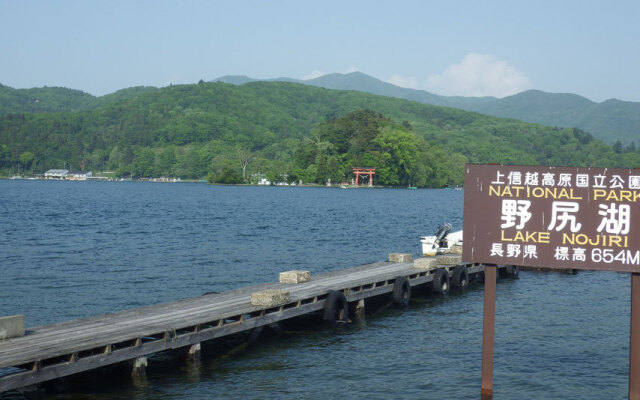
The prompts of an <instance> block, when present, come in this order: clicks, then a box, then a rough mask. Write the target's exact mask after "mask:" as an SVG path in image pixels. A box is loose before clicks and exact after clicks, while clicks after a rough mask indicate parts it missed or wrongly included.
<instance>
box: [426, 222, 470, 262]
mask: <svg viewBox="0 0 640 400" xmlns="http://www.w3.org/2000/svg"><path fill="white" fill-rule="evenodd" d="M420 243H421V244H422V255H423V256H435V255H438V254H447V253H451V248H452V247H453V246H456V247H457V248H460V247H459V246H462V231H457V232H451V224H448V223H447V224H444V225H442V226H439V227H438V230H437V231H436V234H435V235H433V236H423V237H421V238H420Z"/></svg>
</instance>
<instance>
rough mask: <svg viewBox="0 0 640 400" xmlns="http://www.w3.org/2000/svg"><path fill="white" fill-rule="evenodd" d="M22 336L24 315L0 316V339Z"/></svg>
mask: <svg viewBox="0 0 640 400" xmlns="http://www.w3.org/2000/svg"><path fill="white" fill-rule="evenodd" d="M20 336H24V315H10V316H7V317H0V340H4V339H10V338H13V337H20Z"/></svg>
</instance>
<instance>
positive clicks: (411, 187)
mask: <svg viewBox="0 0 640 400" xmlns="http://www.w3.org/2000/svg"><path fill="white" fill-rule="evenodd" d="M407 189H417V187H416V186H409V187H408V188H407Z"/></svg>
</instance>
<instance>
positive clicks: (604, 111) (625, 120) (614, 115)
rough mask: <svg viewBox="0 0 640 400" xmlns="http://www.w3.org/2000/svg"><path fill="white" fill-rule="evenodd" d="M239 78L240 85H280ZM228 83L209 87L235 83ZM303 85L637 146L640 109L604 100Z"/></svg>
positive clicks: (330, 79) (325, 79)
mask: <svg viewBox="0 0 640 400" xmlns="http://www.w3.org/2000/svg"><path fill="white" fill-rule="evenodd" d="M235 77H236V78H237V77H242V78H243V79H244V80H245V82H244V83H247V82H255V81H279V80H281V79H283V78H275V79H264V80H262V79H254V78H250V77H248V76H235ZM227 78H228V76H227V77H220V78H217V79H215V80H214V81H219V82H225V83H231V84H237V83H234V82H233V81H232V80H228V79H227ZM291 81H295V82H298V83H302V84H305V85H311V86H317V87H324V88H326V89H333V90H355V91H360V92H366V93H372V94H377V95H381V96H389V97H397V98H401V99H404V100H411V101H417V102H420V103H424V104H431V105H436V106H444V107H453V108H459V109H462V110H466V111H473V112H479V113H482V114H488V115H493V116H496V117H502V118H515V119H519V120H521V121H524V122H532V123H541V124H545V125H550V126H558V127H564V128H573V127H575V128H580V129H583V130H586V131H589V132H590V133H592V134H593V135H594V136H595V137H597V138H599V139H601V140H603V141H605V142H607V143H614V142H616V141H620V142H621V143H625V144H629V143H631V142H640V103H638V102H630V101H623V100H618V99H608V100H605V101H603V102H600V103H597V102H594V101H592V100H589V99H587V98H586V97H583V96H580V95H577V94H572V93H549V92H544V91H541V90H536V89H532V90H527V91H524V92H520V93H517V94H514V95H512V96H507V97H503V98H496V97H491V96H487V97H464V96H441V95H437V94H434V93H431V92H428V91H426V90H418V89H409V88H403V87H400V86H397V85H393V84H391V83H388V82H384V81H382V80H379V79H377V78H374V77H372V76H369V75H367V74H364V73H362V72H350V73H346V74H341V73H331V74H326V75H323V76H320V77H317V78H313V79H307V80H295V79H292V80H291Z"/></svg>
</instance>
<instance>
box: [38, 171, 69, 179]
mask: <svg viewBox="0 0 640 400" xmlns="http://www.w3.org/2000/svg"><path fill="white" fill-rule="evenodd" d="M68 173H69V170H68V169H50V170H48V171H47V172H45V173H44V177H45V179H65V177H66V176H67V174H68Z"/></svg>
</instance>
